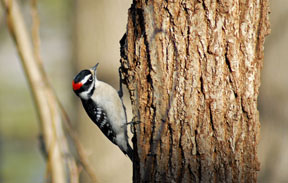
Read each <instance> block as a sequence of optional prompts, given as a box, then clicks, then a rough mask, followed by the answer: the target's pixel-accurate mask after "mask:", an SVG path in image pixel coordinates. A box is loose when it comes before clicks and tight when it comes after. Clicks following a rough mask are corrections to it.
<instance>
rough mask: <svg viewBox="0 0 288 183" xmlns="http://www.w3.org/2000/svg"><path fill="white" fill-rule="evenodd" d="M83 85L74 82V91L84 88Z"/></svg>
mask: <svg viewBox="0 0 288 183" xmlns="http://www.w3.org/2000/svg"><path fill="white" fill-rule="evenodd" d="M82 85H83V84H82V83H80V82H79V83H75V82H74V80H73V81H72V86H73V90H79V89H80V88H81V87H82Z"/></svg>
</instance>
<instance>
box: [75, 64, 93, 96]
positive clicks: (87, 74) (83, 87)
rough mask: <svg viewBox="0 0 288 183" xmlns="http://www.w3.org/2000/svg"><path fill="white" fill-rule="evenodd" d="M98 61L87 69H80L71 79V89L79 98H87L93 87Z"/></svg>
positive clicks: (90, 94)
mask: <svg viewBox="0 0 288 183" xmlns="http://www.w3.org/2000/svg"><path fill="white" fill-rule="evenodd" d="M98 64H99V63H97V64H96V65H95V66H94V67H92V68H90V69H89V70H87V69H85V70H82V71H80V72H79V73H78V74H77V75H76V76H75V78H74V79H73V81H72V87H73V91H74V92H75V94H76V95H77V96H79V97H80V98H81V99H84V100H88V99H89V98H90V97H91V96H92V94H93V92H94V89H95V82H96V81H97V78H96V69H97V66H98Z"/></svg>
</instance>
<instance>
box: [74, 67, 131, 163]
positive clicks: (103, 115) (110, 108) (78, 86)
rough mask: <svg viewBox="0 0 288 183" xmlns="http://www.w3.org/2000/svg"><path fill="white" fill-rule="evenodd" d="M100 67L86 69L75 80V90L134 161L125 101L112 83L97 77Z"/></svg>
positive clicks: (92, 114) (93, 117)
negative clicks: (128, 134) (128, 133)
mask: <svg viewBox="0 0 288 183" xmlns="http://www.w3.org/2000/svg"><path fill="white" fill-rule="evenodd" d="M97 66H98V63H97V64H96V65H95V66H94V67H92V68H91V69H89V70H82V71H81V72H80V73H79V74H77V75H76V77H75V78H74V79H73V81H72V86H73V90H74V92H75V94H76V95H77V96H78V97H80V99H81V101H82V104H83V107H84V109H85V111H86V112H87V114H88V116H89V117H90V119H91V120H92V121H93V122H94V123H95V124H96V125H97V126H98V127H99V128H100V130H101V131H102V132H103V133H104V135H105V136H106V137H107V138H108V139H109V140H110V141H111V142H113V143H114V144H116V145H117V146H118V147H119V148H120V149H121V151H123V153H124V154H127V155H128V156H129V158H130V159H131V161H133V150H132V148H131V146H130V145H129V143H128V136H127V120H126V114H125V110H124V107H123V104H122V100H121V99H120V97H119V95H118V93H117V91H116V90H115V89H114V88H113V87H112V86H110V85H109V84H107V83H105V82H102V81H99V80H97V77H96V69H97Z"/></svg>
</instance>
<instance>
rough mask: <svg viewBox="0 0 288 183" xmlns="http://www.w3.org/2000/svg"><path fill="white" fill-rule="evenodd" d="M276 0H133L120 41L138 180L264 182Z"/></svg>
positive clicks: (135, 178)
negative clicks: (263, 97)
mask: <svg viewBox="0 0 288 183" xmlns="http://www.w3.org/2000/svg"><path fill="white" fill-rule="evenodd" d="M268 14H269V2H268V0H217V1H216V0H190V1H188V0H187V1H185V0H166V1H161V0H154V1H153V0H145V1H144V0H134V1H133V4H132V6H131V8H130V10H129V17H128V25H127V32H126V34H125V35H124V37H123V38H122V40H121V42H120V44H121V70H122V78H123V79H124V82H125V83H126V84H127V87H128V89H129V92H130V97H131V102H132V107H133V114H134V120H135V121H140V124H138V125H134V130H135V135H134V138H133V141H134V149H135V156H136V157H135V162H134V173H133V181H134V182H256V180H257V171H259V162H258V158H257V144H258V142H259V131H260V122H259V113H258V110H257V97H258V93H259V86H260V71H261V67H262V65H263V49H264V47H263V45H264V38H265V36H266V35H267V34H268V33H269V31H270V28H269V19H268Z"/></svg>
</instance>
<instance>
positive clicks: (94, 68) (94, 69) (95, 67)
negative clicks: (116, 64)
mask: <svg viewBox="0 0 288 183" xmlns="http://www.w3.org/2000/svg"><path fill="white" fill-rule="evenodd" d="M98 65H99V63H97V64H96V65H95V66H94V67H92V68H91V70H93V71H94V73H95V72H96V69H97V67H98Z"/></svg>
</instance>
